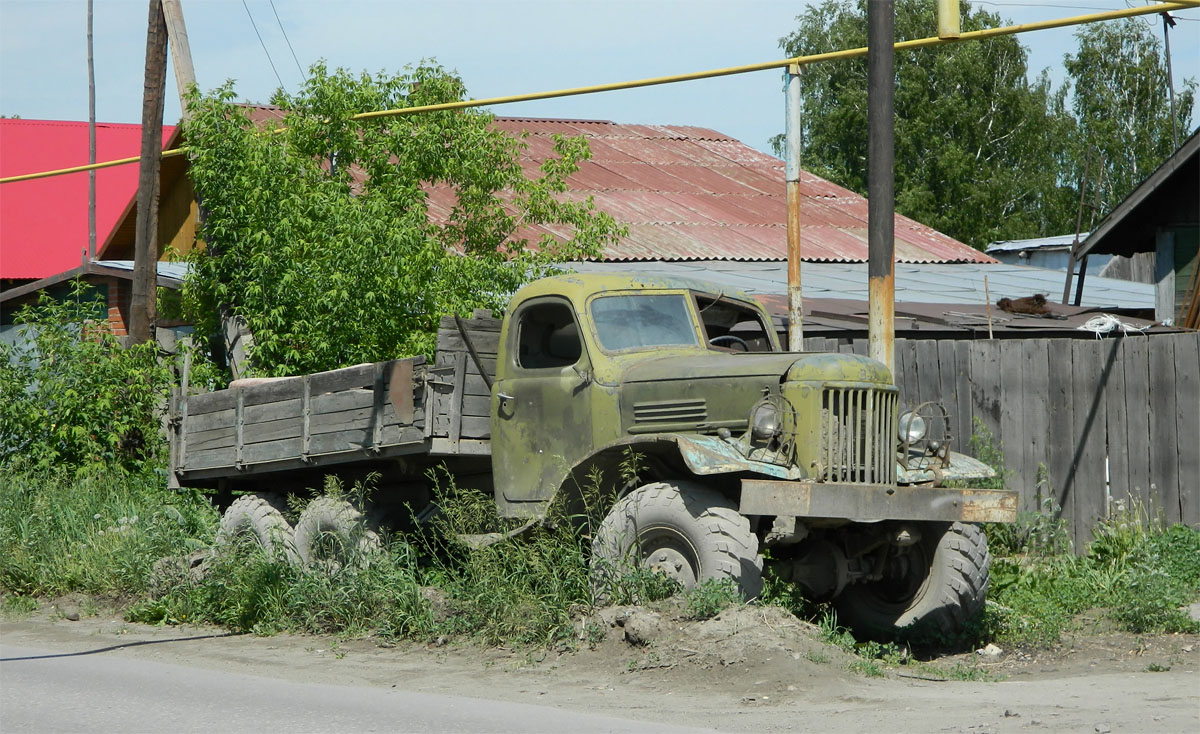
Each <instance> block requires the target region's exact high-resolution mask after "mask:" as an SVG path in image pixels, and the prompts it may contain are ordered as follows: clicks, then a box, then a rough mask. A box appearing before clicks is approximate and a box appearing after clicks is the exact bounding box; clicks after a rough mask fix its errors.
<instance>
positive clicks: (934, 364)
mask: <svg viewBox="0 0 1200 734" xmlns="http://www.w3.org/2000/svg"><path fill="white" fill-rule="evenodd" d="M909 343H910V344H912V345H913V347H914V349H915V356H916V364H917V395H918V397H919V399H920V401H921V402H922V403H924V402H929V401H932V402H935V403H938V404H941V402H942V399H943V398H942V396H941V387H940V380H941V367H940V365H939V363H938V343H937V342H936V341H934V340H932V339H921V340H920V341H915V342H909Z"/></svg>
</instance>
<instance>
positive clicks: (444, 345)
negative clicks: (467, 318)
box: [437, 326, 500, 355]
mask: <svg viewBox="0 0 1200 734" xmlns="http://www.w3.org/2000/svg"><path fill="white" fill-rule="evenodd" d="M467 335H468V336H470V337H471V345H472V346H474V347H475V351H476V352H478V353H479V354H481V355H482V354H484V353H488V354H496V353H497V352H498V351H499V350H500V332H499V331H498V330H497V331H491V330H482V329H474V328H471V327H468V328H467ZM437 350H438V351H439V352H463V351H466V350H467V343H466V342H465V341H463V338H462V334H459V333H458V329H457V328H455V327H453V326H451V328H450V329H439V330H438V337H437Z"/></svg>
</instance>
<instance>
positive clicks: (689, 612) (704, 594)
mask: <svg viewBox="0 0 1200 734" xmlns="http://www.w3.org/2000/svg"><path fill="white" fill-rule="evenodd" d="M741 601H742V596H741V594H740V593H738V588H737V584H736V583H734V581H733V579H728V578H722V579H705V580H704V581H702V582H701V583H700V584H698V585H697V586H695V587H693V588H691V589H688V590H687V591H685V592H684V593H683V602H684V615H685V616H686V617H687V618H688V619H711V618H713V617H715V616H717V615H718V614H720V613H721V612H723V611H725V609H727V608H728V607H730V606H733V605H734V604H738V603H740V602H741Z"/></svg>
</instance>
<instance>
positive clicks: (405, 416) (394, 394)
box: [388, 359, 413, 426]
mask: <svg viewBox="0 0 1200 734" xmlns="http://www.w3.org/2000/svg"><path fill="white" fill-rule="evenodd" d="M412 377H413V360H411V359H397V360H395V361H394V362H392V368H391V374H389V375H388V402H390V403H391V404H392V408H393V409H394V410H395V411H396V419H397V420H398V421H399V423H400V425H402V426H410V425H412V422H413V380H412Z"/></svg>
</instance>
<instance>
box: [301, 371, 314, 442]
mask: <svg viewBox="0 0 1200 734" xmlns="http://www.w3.org/2000/svg"><path fill="white" fill-rule="evenodd" d="M300 418H301V421H302V422H303V425H302V426H301V429H300V458H302V459H305V460H307V459H308V454H309V452H310V451H311V449H312V384H311V381H310V379H309V376H308V375H305V376H304V380H303V382H302V384H301V392H300Z"/></svg>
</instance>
